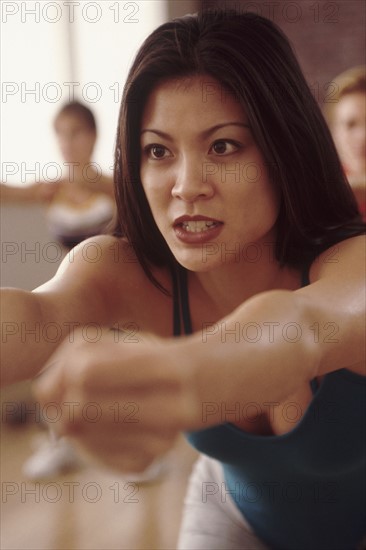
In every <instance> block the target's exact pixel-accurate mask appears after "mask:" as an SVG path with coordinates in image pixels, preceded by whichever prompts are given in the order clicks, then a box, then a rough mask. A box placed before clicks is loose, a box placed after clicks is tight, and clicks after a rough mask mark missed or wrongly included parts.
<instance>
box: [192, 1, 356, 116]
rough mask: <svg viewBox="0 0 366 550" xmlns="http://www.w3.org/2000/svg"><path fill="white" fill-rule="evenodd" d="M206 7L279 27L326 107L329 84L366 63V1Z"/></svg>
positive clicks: (236, 3)
mask: <svg viewBox="0 0 366 550" xmlns="http://www.w3.org/2000/svg"><path fill="white" fill-rule="evenodd" d="M201 5H202V6H220V7H224V8H225V7H227V8H230V7H236V8H237V9H239V10H241V11H255V12H257V13H259V14H261V15H263V16H265V17H268V18H269V19H271V20H273V21H274V22H275V23H277V24H278V25H279V26H280V27H281V28H282V29H283V30H284V32H285V33H286V35H287V36H288V38H289V39H290V41H291V43H292V45H293V47H294V49H295V51H296V54H297V56H298V58H299V61H300V64H301V66H302V69H303V71H304V73H305V76H306V78H307V80H308V82H309V84H310V86H311V88H312V89H313V91H314V95H315V96H316V97H317V99H318V100H319V102H320V104H321V105H322V104H323V102H324V100H325V98H326V97H327V94H328V98H329V99H330V95H329V94H331V92H332V88H331V86H329V82H331V81H332V79H333V78H334V77H335V76H336V75H337V74H339V73H340V72H342V71H344V70H345V69H348V68H349V67H353V66H355V65H361V64H365V63H366V56H365V49H366V43H365V42H366V41H365V24H366V21H365V10H366V2H365V1H364V0H338V1H336V2H328V1H324V0H323V1H316V0H314V1H312V0H297V1H296V2H291V1H288V0H255V1H253V2H250V1H249V0H228V1H225V0H202V2H201Z"/></svg>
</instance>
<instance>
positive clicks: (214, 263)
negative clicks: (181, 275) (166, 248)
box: [172, 247, 222, 273]
mask: <svg viewBox="0 0 366 550" xmlns="http://www.w3.org/2000/svg"><path fill="white" fill-rule="evenodd" d="M172 252H173V254H174V257H175V259H176V260H177V262H178V263H179V264H180V265H181V266H183V267H184V268H185V269H188V270H189V271H194V272H196V273H206V272H208V271H211V270H212V269H215V268H218V267H220V266H222V261H221V258H220V255H219V254H215V255H213V256H210V255H207V254H206V253H205V252H204V250H203V249H202V247H199V248H195V249H191V250H187V251H184V252H182V251H181V250H180V251H174V250H172Z"/></svg>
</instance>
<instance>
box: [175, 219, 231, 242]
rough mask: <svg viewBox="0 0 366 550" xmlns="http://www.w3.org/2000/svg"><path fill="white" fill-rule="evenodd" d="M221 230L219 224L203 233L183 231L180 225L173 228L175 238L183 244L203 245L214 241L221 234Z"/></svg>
mask: <svg viewBox="0 0 366 550" xmlns="http://www.w3.org/2000/svg"><path fill="white" fill-rule="evenodd" d="M222 228H223V224H222V223H220V224H218V225H214V226H213V227H210V228H209V229H206V230H205V231H199V232H193V231H187V230H185V229H183V227H182V226H181V225H176V226H175V227H174V231H175V235H176V237H177V238H178V239H179V240H180V241H182V242H183V243H186V244H204V243H208V242H211V241H213V240H215V239H216V238H217V237H218V236H219V234H220V233H221V230H222Z"/></svg>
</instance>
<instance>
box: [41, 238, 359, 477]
mask: <svg viewBox="0 0 366 550" xmlns="http://www.w3.org/2000/svg"><path fill="white" fill-rule="evenodd" d="M363 256H364V240H363V238H360V237H357V238H354V239H349V240H347V241H344V242H343V243H340V244H339V245H337V246H335V247H333V249H331V250H328V251H327V252H325V253H324V254H322V256H321V257H319V258H318V260H317V261H316V262H315V263H314V264H313V266H312V269H311V281H312V282H311V284H310V285H309V286H308V287H305V288H302V289H300V290H298V291H295V292H292V291H282V290H281V291H279V290H273V291H270V292H264V293H262V294H259V295H257V296H255V297H253V298H252V299H250V300H248V301H247V302H246V303H245V304H243V305H242V306H240V307H239V308H237V309H236V310H235V311H234V312H233V313H232V314H231V315H229V316H228V317H226V318H225V319H223V320H222V321H221V322H220V323H218V324H217V325H214V326H206V325H205V324H204V325H203V327H202V332H196V333H195V334H194V335H192V336H189V337H184V338H180V339H174V340H173V339H170V340H161V339H154V340H150V338H149V337H148V338H147V339H146V340H145V341H144V342H139V343H138V345H137V344H136V345H133V344H132V343H131V344H130V345H129V346H128V345H126V344H125V342H123V341H119V342H116V341H115V340H114V341H113V343H112V341H111V340H109V341H107V340H104V341H101V342H98V343H97V344H88V343H86V342H83V341H82V339H81V338H79V339H78V340H77V341H76V342H75V343H74V344H73V345H72V346H70V345H67V346H66V347H64V348H63V349H60V350H59V352H58V354H57V355H56V356H54V357H53V358H52V360H51V363H52V364H51V368H50V369H49V371H48V372H45V373H44V375H43V376H42V379H41V380H40V381H39V383H38V392H39V396H40V397H41V399H42V400H43V402H48V401H53V402H55V401H56V402H58V403H59V404H60V406H61V407H62V403H65V402H71V401H73V402H74V403H78V407H76V409H75V410H74V415H73V416H72V418H70V416H69V415H67V414H66V411H65V414H64V415H62V418H61V420H60V425H59V427H58V429H59V431H60V432H61V433H66V434H69V435H71V436H74V437H76V438H77V439H78V440H79V442H81V443H82V444H83V446H84V447H85V448H87V449H88V450H89V451H91V453H92V454H93V455H94V456H97V457H99V458H101V459H102V460H103V461H104V462H107V463H109V464H111V465H113V466H118V467H120V468H122V469H127V470H128V469H132V470H136V469H137V468H138V467H141V468H144V467H145V466H146V465H147V464H148V463H149V462H151V460H152V459H153V458H154V457H155V456H157V455H159V454H160V453H162V452H164V451H165V450H166V449H167V448H168V447H169V446H170V445H171V444H172V442H173V441H174V437H175V436H176V434H177V433H178V432H179V431H180V430H196V429H200V428H202V427H208V426H210V425H215V424H218V423H220V422H222V421H223V420H222V418H221V417H220V413H218V414H217V415H216V416H215V414H211V415H210V417H209V419H208V418H203V416H202V405H203V404H204V403H207V402H216V403H217V402H224V403H225V405H226V408H227V409H228V410H229V409H230V408H232V409H233V408H235V403H237V402H241V403H248V402H256V403H259V404H260V403H266V402H271V401H272V402H273V401H278V402H281V401H284V400H285V399H286V398H287V397H289V396H292V395H294V394H295V393H296V392H297V391H298V389H299V388H301V387H304V384H308V382H309V381H310V380H311V379H312V378H314V377H316V376H321V375H323V374H326V373H328V372H330V371H332V370H337V369H341V368H345V367H346V368H351V369H352V370H355V371H356V372H359V373H362V372H364V371H363V370H362V365H364V361H365V358H364V351H365V341H364V334H365V331H364V320H365V292H364V260H363ZM230 330H231V331H233V332H232V333H231V334H230V333H229V331H230ZM237 335H238V337H237ZM88 402H89V403H90V402H94V403H97V404H98V407H99V411H100V415H99V417H98V422H94V423H91V422H88V421H86V419H85V416H83V414H82V410H83V404H84V405H85V404H87V403H88ZM126 407H127V409H126ZM128 407H132V408H133V411H134V415H133V420H132V421H130V420H131V418H132V417H130V418H127V417H126V416H127V412H128V410H129V409H128ZM131 411H132V409H131ZM131 411H130V412H131ZM124 413H126V414H125V415H124ZM116 414H117V417H116ZM136 457H139V458H138V461H137V462H136Z"/></svg>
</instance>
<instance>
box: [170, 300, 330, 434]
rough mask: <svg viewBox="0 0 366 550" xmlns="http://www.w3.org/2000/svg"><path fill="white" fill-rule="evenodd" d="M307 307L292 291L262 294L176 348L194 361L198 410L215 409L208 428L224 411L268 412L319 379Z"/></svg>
mask: <svg viewBox="0 0 366 550" xmlns="http://www.w3.org/2000/svg"><path fill="white" fill-rule="evenodd" d="M306 302H307V300H304V299H303V298H302V297H301V296H298V295H295V294H294V293H293V292H288V291H272V292H270V293H263V294H262V295H260V296H257V297H255V298H253V299H251V300H249V301H248V302H246V303H245V304H244V305H242V306H241V307H239V308H237V309H236V310H235V311H234V312H233V313H232V314H230V315H229V316H228V317H226V318H225V319H223V320H222V321H220V322H219V323H217V324H215V325H213V326H207V325H206V324H203V327H202V331H201V332H200V333H198V332H197V333H195V334H194V335H193V336H192V337H189V338H187V339H186V340H184V341H182V342H177V344H175V345H176V346H177V349H176V351H175V354H176V356H177V357H179V356H182V357H183V358H184V359H183V361H187V363H188V362H189V361H190V360H191V362H192V367H191V368H192V376H193V377H194V383H195V386H196V395H197V399H198V401H199V408H200V409H201V411H202V410H203V409H204V407H205V405H207V404H211V405H215V406H212V407H211V408H212V410H216V411H217V414H210V418H209V422H208V421H207V418H206V419H204V422H205V427H207V425H208V424H211V425H214V424H217V423H220V422H221V421H222V419H221V412H220V411H221V408H222V407H224V408H225V410H235V407H236V406H237V404H238V403H240V404H241V405H244V404H248V403H256V404H258V405H260V406H261V409H262V410H265V405H264V404H265V403H270V402H281V401H284V400H285V399H286V398H288V397H289V396H291V395H293V394H294V393H295V392H296V391H297V390H298V389H299V388H300V387H301V385H303V384H304V383H307V382H309V381H310V380H311V379H312V378H313V377H314V376H315V375H316V372H317V368H318V363H319V360H320V356H319V349H318V348H317V346H316V344H315V342H314V339H313V338H312V333H311V331H309V330H305V328H308V326H309V324H311V322H310V317H309V315H310V312H309V311H308V308H307V305H306ZM173 345H174V344H173ZM180 347H181V348H182V349H180ZM190 358H191V359H190ZM183 368H184V367H183ZM187 368H189V365H188V364H187ZM200 421H203V419H202V415H201V419H198V423H199V422H200Z"/></svg>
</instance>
